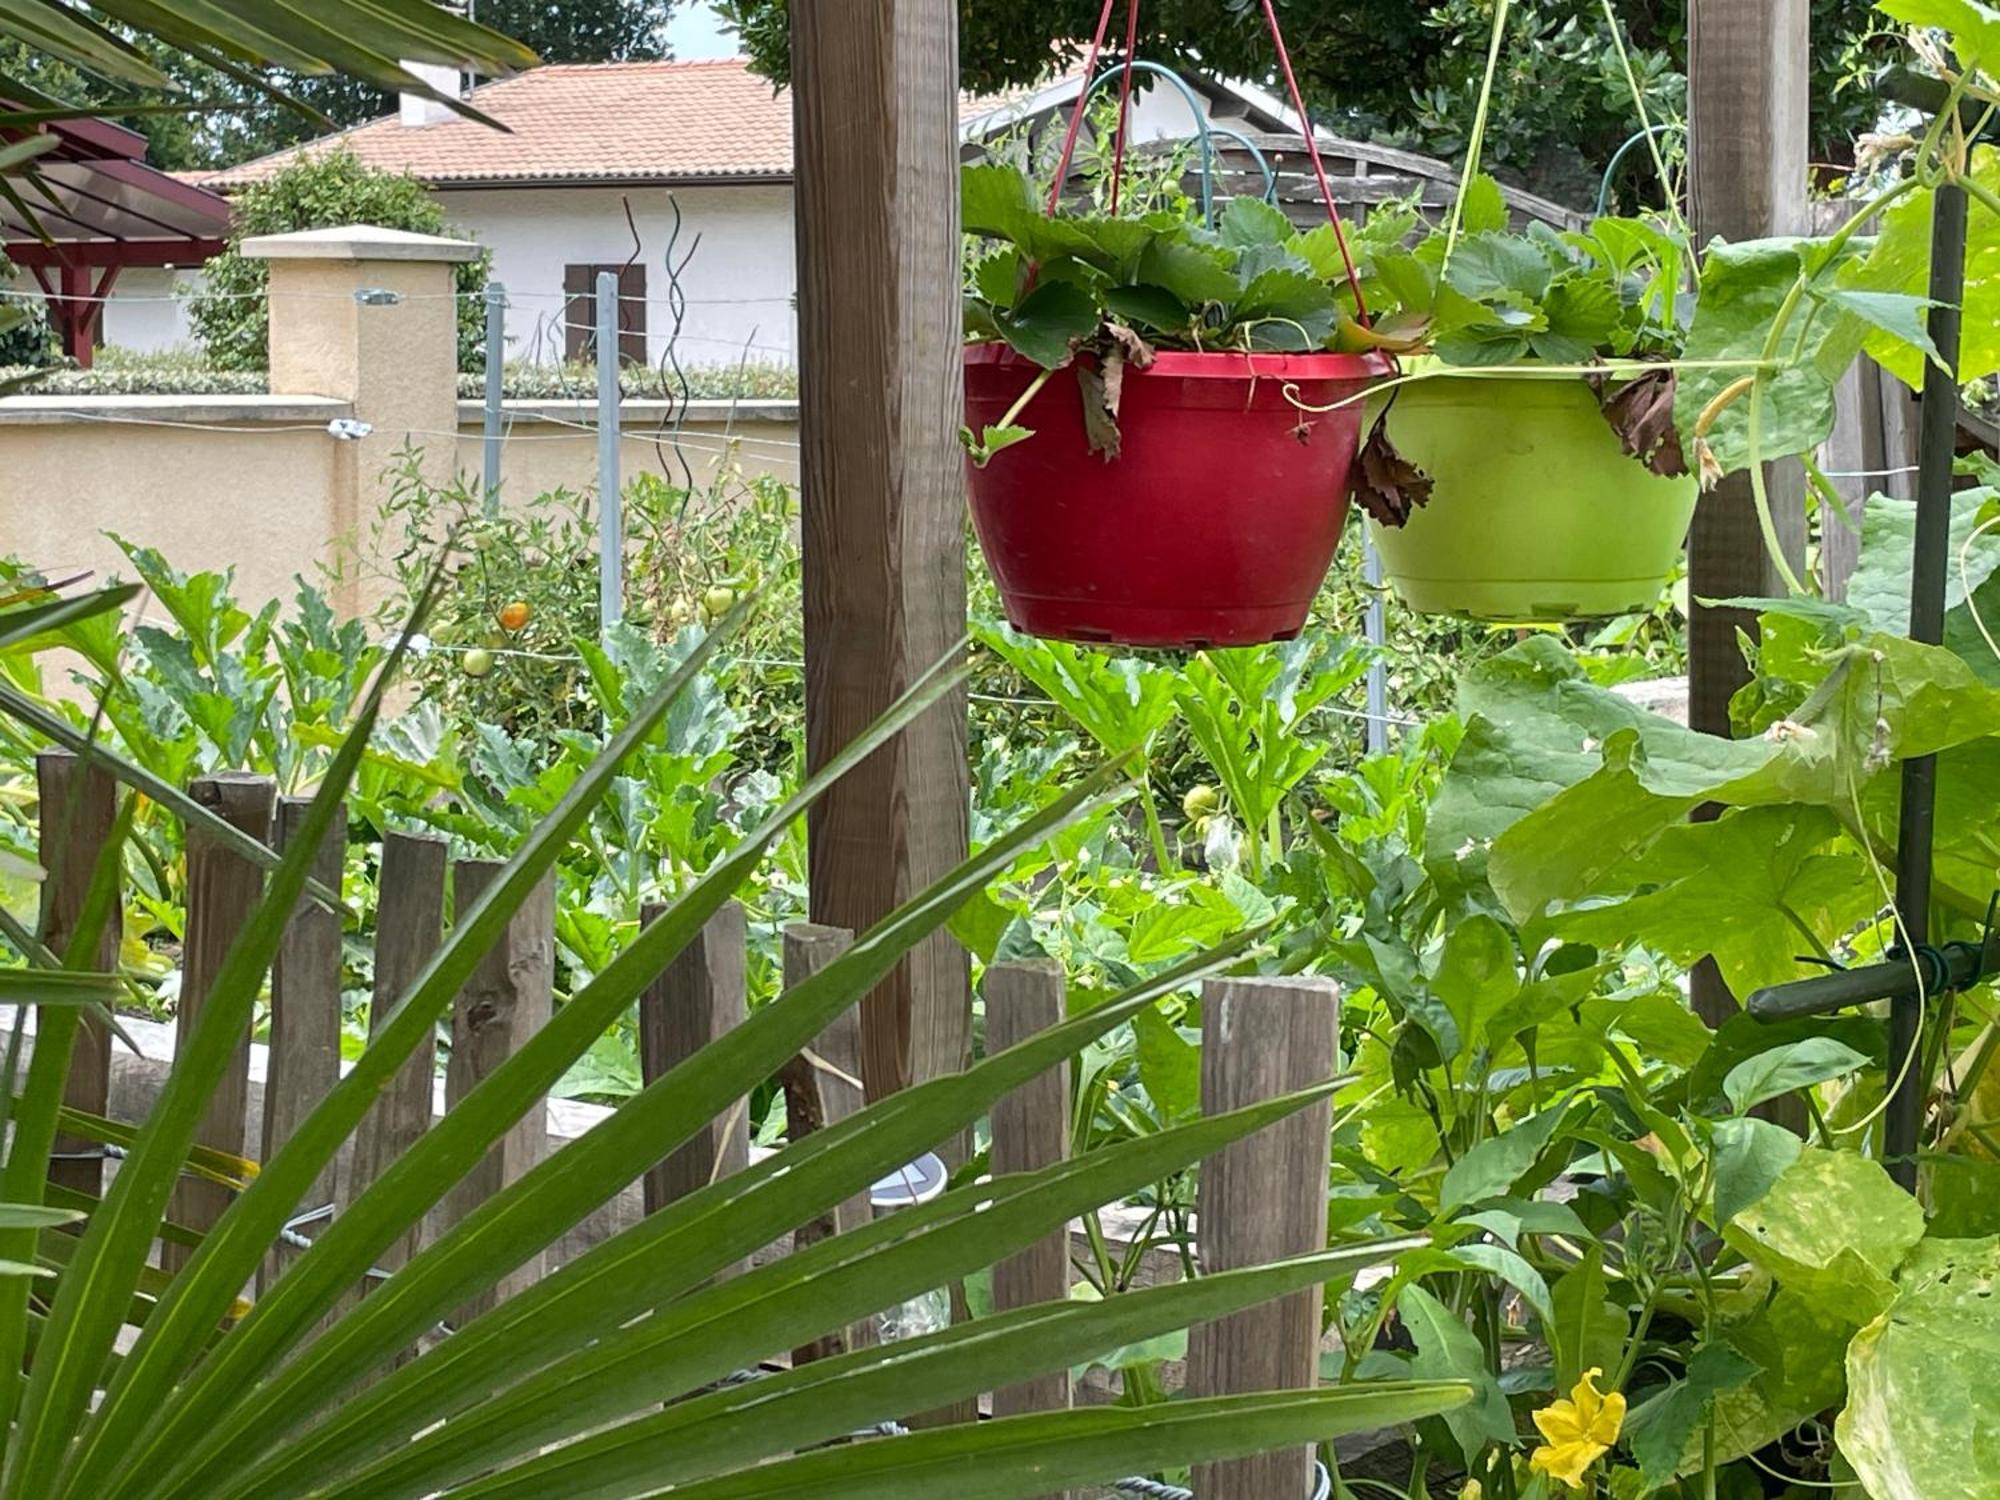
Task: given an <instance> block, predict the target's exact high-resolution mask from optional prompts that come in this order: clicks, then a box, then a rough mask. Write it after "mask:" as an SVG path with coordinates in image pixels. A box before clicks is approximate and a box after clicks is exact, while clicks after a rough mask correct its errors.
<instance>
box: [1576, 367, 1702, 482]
mask: <svg viewBox="0 0 2000 1500" xmlns="http://www.w3.org/2000/svg"><path fill="white" fill-rule="evenodd" d="M1674 385H1675V372H1674V371H1673V370H1671V369H1668V368H1665V367H1663V368H1661V369H1658V370H1648V371H1647V372H1646V373H1645V374H1643V375H1641V376H1639V377H1638V378H1637V379H1636V380H1629V381H1627V382H1626V383H1625V384H1624V385H1621V386H1619V387H1618V388H1617V389H1616V390H1614V391H1612V392H1611V394H1610V395H1609V396H1606V395H1604V391H1603V387H1601V386H1600V387H1599V391H1598V399H1599V400H1600V401H1601V402H1602V403H1603V406H1604V419H1605V421H1607V422H1609V423H1610V424H1611V430H1612V431H1613V432H1615V433H1617V434H1618V442H1619V444H1620V446H1622V447H1623V448H1624V449H1625V451H1626V452H1627V453H1628V454H1630V455H1631V456H1632V457H1633V458H1636V459H1638V460H1639V462H1640V463H1642V464H1644V465H1645V466H1646V467H1647V468H1649V469H1651V470H1652V471H1653V472H1654V473H1655V474H1658V475H1659V476H1660V477H1661V478H1662V479H1679V478H1681V477H1683V476H1684V475H1685V474H1686V473H1687V472H1688V466H1687V454H1686V453H1685V452H1684V451H1683V450H1682V448H1681V435H1680V432H1679V430H1678V429H1676V428H1675V426H1674Z"/></svg>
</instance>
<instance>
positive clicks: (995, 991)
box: [985, 959, 1071, 1500]
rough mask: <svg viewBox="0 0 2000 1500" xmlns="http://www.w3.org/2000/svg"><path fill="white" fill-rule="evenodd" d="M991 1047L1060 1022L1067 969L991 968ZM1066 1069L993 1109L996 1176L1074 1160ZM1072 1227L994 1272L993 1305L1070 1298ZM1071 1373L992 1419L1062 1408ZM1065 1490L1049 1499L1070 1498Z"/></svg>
mask: <svg viewBox="0 0 2000 1500" xmlns="http://www.w3.org/2000/svg"><path fill="white" fill-rule="evenodd" d="M985 992H986V1050H987V1053H988V1054H989V1055H991V1054H993V1053H997V1052H1004V1051H1005V1050H1007V1049H1008V1048H1009V1047H1014V1046H1018V1045H1019V1044H1020V1043H1022V1042H1025V1041H1027V1040H1029V1039H1030V1038H1031V1037H1033V1036H1035V1035H1036V1034H1037V1033H1039V1032H1043V1031H1046V1030H1048V1029H1049V1028H1050V1027H1051V1026H1054V1025H1056V1024H1057V1023H1058V1022H1060V1021H1061V1020H1062V1019H1063V970H1062V965H1061V964H1058V963H1054V962H1052V961H1050V960H1048V959H1041V960H1036V961H1033V962H1024V963H1005V964H994V965H992V966H991V967H990V968H988V969H987V971H986V980H985ZM1069 1129H1070V1089H1069V1066H1068V1064H1063V1065H1061V1066H1058V1067H1054V1068H1051V1069H1049V1071H1048V1072H1046V1073H1044V1074H1043V1075H1042V1076H1041V1077H1040V1078H1037V1079H1036V1080H1035V1081H1034V1082H1032V1083H1028V1084H1024V1085H1022V1086H1021V1087H1020V1088H1018V1089H1016V1090H1014V1092H1013V1093H1011V1094H1009V1095H1007V1096H1006V1097H1005V1098H1003V1099H1001V1100H1000V1101H999V1102H998V1103H997V1104H995V1105H994V1106H993V1174H994V1175H995V1176H996V1177H997V1176H1000V1175H1002V1174H1003V1173H1008V1172H1034V1171H1039V1170H1040V1169H1041V1168H1043V1167H1051V1166H1054V1165H1055V1164H1056V1163H1058V1162H1060V1161H1063V1160H1065V1159H1067V1157H1068V1156H1069ZM1069 1249H1070V1247H1069V1230H1068V1228H1067V1227H1066V1226H1065V1227H1064V1228H1061V1229H1058V1230H1056V1231H1055V1232H1054V1233H1052V1234H1050V1235H1049V1236H1048V1237H1047V1238H1045V1239H1042V1240H1040V1241H1037V1242H1036V1243H1035V1244H1033V1245H1030V1246H1028V1248H1027V1249H1025V1250H1022V1251H1019V1252H1017V1253H1016V1254H1013V1255H1010V1256H1008V1257H1007V1258H1006V1259H1005V1260H1003V1261H1001V1262H999V1263H998V1264H997V1265H995V1266H994V1267H993V1307H994V1310H995V1311H996V1312H1010V1311H1012V1310H1013V1309H1015V1308H1018V1307H1032V1306H1033V1305H1035V1304H1036V1303H1038V1302H1061V1301H1063V1300H1064V1299H1065V1298H1067V1297H1068V1296H1069V1286H1070V1263H1069ZM1070 1394H1071V1393H1070V1381H1069V1371H1067V1370H1057V1371H1054V1372H1053V1373H1051V1374H1048V1375H1043V1376H1041V1377H1039V1378H1038V1379H1035V1380H1030V1381H1027V1382H1025V1383H1023V1384H1021V1385H1015V1386H1009V1387H1007V1388H1006V1389H1004V1390H998V1391H995V1392H994V1393H993V1415H994V1416H996V1417H1012V1416H1024V1415H1027V1414H1029V1413H1032V1412H1043V1411H1062V1410H1065V1409H1067V1408H1068V1406H1069V1404H1070ZM1066 1495H1067V1492H1066V1491H1064V1492H1059V1493H1057V1494H1052V1495H1050V1496H1047V1497H1045V1500H1065V1496H1066Z"/></svg>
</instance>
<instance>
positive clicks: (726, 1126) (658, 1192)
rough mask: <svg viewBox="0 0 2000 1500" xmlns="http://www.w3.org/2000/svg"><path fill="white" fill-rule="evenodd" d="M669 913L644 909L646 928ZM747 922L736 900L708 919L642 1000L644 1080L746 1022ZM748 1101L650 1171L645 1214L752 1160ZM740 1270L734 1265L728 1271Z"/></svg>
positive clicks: (641, 1063) (650, 1079)
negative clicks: (706, 923)
mask: <svg viewBox="0 0 2000 1500" xmlns="http://www.w3.org/2000/svg"><path fill="white" fill-rule="evenodd" d="M666 910H667V908H665V907H664V906H647V907H646V908H645V910H644V911H643V912H642V913H641V915H640V920H641V921H642V922H643V923H644V924H645V925H647V926H651V925H652V924H653V923H654V922H656V921H658V920H659V918H660V917H661V915H662V914H663V913H664V912H665V911H666ZM748 943H749V933H748V924H747V923H746V921H745V919H744V915H743V908H742V906H741V905H739V904H738V903H737V902H734V901H731V902H728V903H726V904H725V905H724V906H723V907H722V908H721V909H720V910H718V911H717V912H716V914H715V915H714V916H713V917H711V918H709V920H708V925H707V926H705V927H704V928H702V930H701V931H700V933H698V934H697V935H696V937H695V939H694V941H693V942H692V943H690V944H688V946H687V947H686V948H685V949H683V950H682V951H681V953H680V955H679V957H677V958H676V959H675V960H674V961H673V962H672V963H671V964H669V965H668V966H667V967H666V969H665V970H664V971H663V972H662V973H661V975H660V977H659V978H658V979H656V980H654V981H653V984H652V985H651V987H650V988H648V989H647V991H646V993H645V994H644V995H642V996H640V998H639V1076H640V1079H641V1080H642V1081H643V1082H644V1083H647V1084H650V1083H652V1082H653V1081H654V1080H655V1079H657V1078H663V1077H665V1076H666V1075H667V1074H668V1073H670V1072H672V1071H673V1070H674V1069H675V1068H676V1067H678V1066H680V1064H682V1063H684V1062H686V1061H687V1060H688V1059H689V1058H691V1057H693V1056H694V1055H695V1054H696V1053H698V1052H700V1051H701V1050H702V1048H704V1047H706V1046H707V1045H708V1044H709V1043H710V1042H712V1041H715V1040H717V1039H718V1038H719V1037H721V1036H723V1035H724V1034H726V1033H727V1032H730V1031H732V1030H734V1029H735V1028H736V1027H738V1026H741V1025H742V1024H743V1022H744V1020H745V1019H746V1018H747V1017H748V1015H749V996H748V989H747V981H746V977H745V972H744V966H745V963H746V961H747V951H746V950H747V947H748ZM749 1107H750V1101H749V1099H748V1098H743V1099H739V1100H737V1101H736V1103H735V1104H733V1105H732V1106H731V1107H730V1108H729V1109H728V1110H726V1111H725V1112H724V1113H723V1115H722V1116H721V1117H720V1118H718V1119H715V1120H711V1121H710V1122H709V1123H708V1124H706V1125H704V1126H703V1127H702V1128H701V1129H700V1130H698V1131H696V1132H695V1134H694V1135H692V1136H691V1137H689V1138H688V1139H687V1140H686V1141H685V1142H683V1143H682V1144H681V1145H680V1146H679V1147H677V1148H676V1149H675V1150H674V1151H673V1152H672V1153H671V1154H670V1155H669V1156H667V1157H666V1158H665V1159H664V1160H662V1161H659V1162H656V1163H654V1164H653V1166H652V1167H651V1168H650V1169H649V1170H648V1171H647V1173H646V1177H645V1183H644V1192H645V1203H646V1212H647V1213H649V1214H650V1213H658V1212H659V1211H660V1210H661V1209H662V1208H664V1207H666V1206H667V1205H668V1204H669V1203H673V1202H675V1201H677V1200H678V1199H681V1198H685V1197H687V1196H688V1195H689V1194H690V1193H694V1192H699V1191H700V1190H701V1189H702V1188H704V1187H707V1186H708V1184H709V1183H711V1182H713V1181H715V1180H716V1179H717V1178H719V1177H724V1176H727V1175H728V1174H729V1173H731V1172H740V1171H742V1170H743V1169H744V1168H745V1167H747V1166H749V1165H750V1121H749V1116H748V1113H747V1111H748V1110H749ZM741 1269H742V1266H741V1265H738V1266H733V1267H731V1268H729V1270H728V1271H726V1272H725V1273H724V1274H725V1275H733V1274H735V1272H737V1271H740V1270H741Z"/></svg>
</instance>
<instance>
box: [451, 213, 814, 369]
mask: <svg viewBox="0 0 2000 1500" xmlns="http://www.w3.org/2000/svg"><path fill="white" fill-rule="evenodd" d="M436 196H437V199H438V201H439V203H441V204H442V205H443V206H444V210H445V213H446V215H447V216H448V217H449V218H450V220H451V222H452V223H453V224H454V225H455V226H456V227H457V228H459V229H460V230H462V231H464V232H465V233H466V234H467V235H468V236H469V237H470V238H473V239H476V240H477V241H479V243H480V244H482V245H485V246H487V247H488V248H490V249H491V250H492V251H493V276H494V279H495V280H497V281H499V282H501V283H502V284H504V285H505V286H506V288H507V298H508V302H509V312H508V316H507V352H508V357H509V358H511V359H525V360H532V361H534V362H536V363H541V364H549V363H554V362H556V361H557V360H559V359H560V358H561V356H562V350H563V337H562V326H561V325H562V320H563V304H564V295H563V268H564V267H565V266H570V265H622V264H623V263H624V262H625V261H626V259H627V258H628V257H630V256H632V255H633V253H634V246H633V241H632V230H631V228H630V227H629V226H628V225H627V223H626V220H625V209H624V202H623V200H624V199H625V198H627V197H629V199H630V201H631V205H632V214H633V219H634V221H635V222H636V224H637V226H638V231H639V244H638V247H637V250H638V259H639V261H640V262H641V263H643V264H644V266H645V267H646V295H647V298H648V301H649V305H648V306H647V309H646V336H647V338H646V342H647V359H648V362H649V363H652V364H655V365H657V364H658V363H659V362H660V361H661V360H662V359H663V358H664V357H665V355H666V352H667V348H668V345H669V343H670V342H671V341H672V328H673V313H672V309H671V308H670V307H669V306H668V305H667V295H668V291H669V281H668V277H667V271H666V262H667V255H668V247H669V244H670V243H671V244H672V245H673V251H674V258H675V260H676V262H678V261H679V260H680V259H681V258H682V257H684V256H686V255H687V254H688V253H689V251H690V250H692V251H693V259H692V260H690V261H689V262H688V266H687V269H686V271H685V272H683V273H682V275H681V289H682V291H683V292H685V293H686V296H687V310H686V317H685V320H684V321H683V323H682V325H681V330H680V334H679V339H678V345H677V354H678V358H679V360H680V363H681V364H682V365H683V366H688V367H694V366H703V365H725V364H736V363H738V362H739V361H742V360H745V359H747V360H750V361H752V362H761V363H766V364H783V365H794V364H796V363H797V354H796V350H797V348H798V343H797V328H798V318H797V314H796V311H795V309H794V307H793V288H794V286H795V283H796V267H795V263H794V261H793V251H792V191H791V189H790V187H788V186H771V187H761V186H760V187H695V188H677V189H674V190H673V191H672V194H671V198H670V196H669V193H668V191H667V190H666V189H664V188H634V189H630V190H620V189H615V188H582V187H567V188H547V187H542V188H505V189H478V190H446V191H440V192H438V193H437V195H436ZM672 203H678V204H679V206H680V212H681V220H682V222H681V229H680V237H679V239H678V241H675V240H674V239H673V234H674V222H673V208H672V206H671V204H672Z"/></svg>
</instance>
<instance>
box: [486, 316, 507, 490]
mask: <svg viewBox="0 0 2000 1500" xmlns="http://www.w3.org/2000/svg"><path fill="white" fill-rule="evenodd" d="M506 374H507V288H506V287H504V286H502V285H501V284H500V283H499V282H497V281H489V282H487V283H486V452H485V461H486V462H485V482H486V490H485V494H486V514H487V515H489V516H497V515H498V514H500V449H501V446H502V445H501V442H500V410H501V401H502V400H503V399H504V395H505V387H506Z"/></svg>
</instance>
